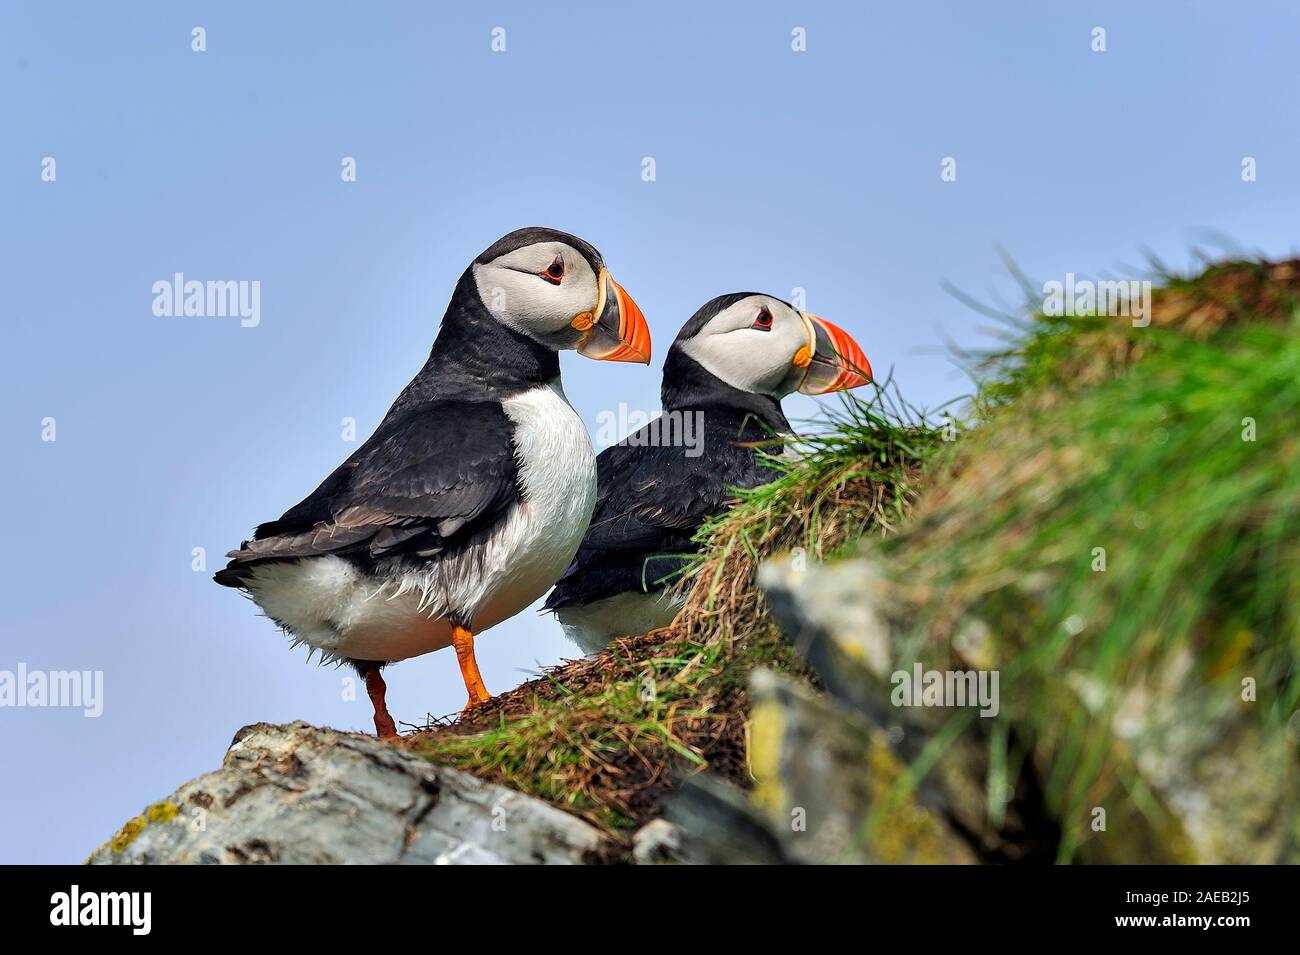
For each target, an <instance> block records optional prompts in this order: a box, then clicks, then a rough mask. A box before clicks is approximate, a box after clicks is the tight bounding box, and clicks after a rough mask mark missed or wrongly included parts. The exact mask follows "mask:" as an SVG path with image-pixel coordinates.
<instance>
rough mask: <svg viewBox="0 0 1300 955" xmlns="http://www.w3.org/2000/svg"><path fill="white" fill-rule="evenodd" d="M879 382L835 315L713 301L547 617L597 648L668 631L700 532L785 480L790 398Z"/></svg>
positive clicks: (696, 320)
mask: <svg viewBox="0 0 1300 955" xmlns="http://www.w3.org/2000/svg"><path fill="white" fill-rule="evenodd" d="M870 380H871V366H870V365H869V364H868V362H867V358H866V356H865V355H864V354H863V353H862V349H861V348H860V347H859V346H858V344H857V343H856V342H855V341H854V340H853V339H852V338H851V337H850V336H849V335H848V334H847V333H846V332H844V331H843V330H842V329H840V328H838V327H836V326H835V325H832V324H831V323H830V322H828V321H826V320H825V319H823V318H820V317H818V316H816V315H810V314H808V313H807V312H803V311H799V310H797V309H795V308H794V307H793V306H792V305H790V304H789V303H788V302H785V301H782V300H781V299H779V298H775V297H774V296H771V295H764V294H761V293H757V292H735V293H732V294H729V295H721V296H719V297H718V298H715V299H713V300H712V301H710V302H708V303H707V304H705V305H704V306H703V307H702V308H700V310H699V311H697V312H696V313H695V314H694V315H693V316H692V317H691V318H690V320H689V321H687V322H686V324H685V325H684V326H682V330H681V332H680V333H678V335H677V338H676V340H675V341H674V342H673V344H672V346H671V347H670V348H669V350H668V354H667V356H666V358H665V360H664V369H663V382H662V387H661V401H662V405H663V414H662V415H661V416H660V417H659V418H657V419H655V420H654V421H651V422H650V423H649V424H647V425H645V426H644V427H642V428H641V429H639V430H638V431H636V432H634V433H632V434H631V435H629V436H628V437H626V438H624V439H623V440H622V441H620V442H619V443H618V444H616V445H614V446H612V447H609V448H606V449H605V450H604V451H602V452H601V453H600V456H599V457H598V458H597V459H596V482H597V490H596V507H595V510H594V512H593V514H592V520H591V526H590V527H588V529H587V533H586V534H585V535H584V537H583V539H582V544H581V546H580V547H579V548H578V553H577V556H576V557H575V558H574V560H573V562H572V563H571V564H570V565H569V567H568V568H567V569H566V570H565V571H564V575H563V576H562V577H561V578H560V579H559V581H558V582H557V583H556V585H555V588H554V589H553V590H552V591H551V592H550V594H549V595H548V596H547V599H546V602H545V604H544V607H543V611H544V612H545V611H551V612H553V613H554V614H555V615H556V617H557V618H558V619H559V622H560V625H561V626H562V627H563V629H564V632H565V634H566V635H567V636H568V638H569V639H570V640H572V641H573V642H574V643H576V644H577V645H578V647H580V648H581V649H582V651H583V652H584V653H592V652H595V651H597V650H599V649H600V648H601V647H603V646H605V645H606V644H607V643H608V642H609V641H610V640H611V639H613V638H614V637H617V636H635V635H639V634H642V633H646V632H648V631H650V630H654V629H656V628H658V627H666V626H668V625H669V624H670V623H672V621H673V619H674V618H675V617H676V615H677V613H678V611H679V610H680V609H681V605H682V602H683V600H684V598H683V597H681V596H680V595H677V594H675V593H674V591H673V589H672V587H671V584H672V583H673V581H674V580H675V579H677V577H678V576H679V575H680V573H681V572H682V570H683V569H685V567H686V566H687V565H688V564H689V563H690V560H691V557H692V555H693V554H694V553H696V552H697V551H698V545H696V544H695V543H693V542H692V538H693V537H694V536H695V533H696V531H698V530H699V528H700V526H701V525H702V524H703V523H704V522H705V521H706V520H707V519H708V518H709V517H711V516H713V515H715V514H718V513H720V512H721V511H722V510H724V509H725V508H726V506H727V504H728V502H729V501H731V500H732V499H733V498H734V497H735V489H736V488H753V487H757V486H759V485H762V484H766V483H768V482H770V481H772V480H774V479H775V478H776V477H777V471H776V470H774V469H773V468H772V467H771V466H769V465H768V464H767V463H765V461H764V457H765V456H766V455H770V454H784V453H785V449H784V446H782V447H780V448H776V447H774V444H782V441H783V439H784V438H788V437H790V436H791V435H792V428H791V427H790V423H789V421H787V420H786V417H785V414H784V413H783V412H782V410H781V399H782V398H784V397H785V396H786V395H789V394H791V393H793V392H796V391H798V392H800V393H801V394H806V395H823V394H828V393H830V392H833V391H841V390H844V389H847V388H856V387H858V386H860V385H864V384H866V383H867V382H869V381H870ZM674 435H676V439H675V440H674ZM685 435H691V436H692V440H691V441H689V442H687V441H684V440H681V438H682V437H683V436H685ZM665 437H667V439H668V440H665Z"/></svg>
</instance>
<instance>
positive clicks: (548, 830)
mask: <svg viewBox="0 0 1300 955" xmlns="http://www.w3.org/2000/svg"><path fill="white" fill-rule="evenodd" d="M610 851H611V847H610V844H609V841H608V839H607V838H606V837H605V836H604V835H603V834H602V833H601V832H600V831H599V830H598V829H596V828H595V827H593V826H591V825H590V824H588V823H586V822H584V821H582V820H581V819H578V818H576V817H574V816H571V815H569V814H568V813H565V812H562V811H560V810H558V809H555V808H553V807H551V806H549V805H547V804H546V803H543V802H540V801H538V800H536V799H533V798H531V797H528V796H525V795H523V794H521V793H517V792H514V791H513V790H510V789H507V788H505V787H503V786H498V785H494V784H492V783H487V782H484V781H482V780H480V779H477V778H476V777H474V776H471V775H470V774H468V773H465V772H462V771H460V770H457V769H451V768H448V767H445V766H436V765H434V764H432V763H430V762H428V761H427V760H425V759H422V758H420V757H419V756H416V755H412V754H411V753H408V752H405V751H403V750H402V749H400V748H399V747H397V746H394V745H392V744H390V743H387V742H382V741H380V740H378V739H375V738H374V737H371V736H362V735H359V734H354V733H340V732H336V731H334V730H329V729H318V728H316V727H313V726H309V725H308V724H306V723H301V722H297V723H289V724H286V725H283V726H276V725H272V724H269V723H256V724H254V725H252V726H246V727H244V728H243V729H241V730H240V731H239V732H238V733H236V734H235V738H234V741H233V742H232V744H231V746H230V750H229V751H228V752H227V754H226V758H225V760H224V763H223V765H222V767H221V769H218V770H216V771H214V772H211V773H207V774H205V775H203V776H199V777H198V778H196V779H194V780H191V781H190V782H188V783H186V784H185V785H183V786H181V787H180V788H179V789H178V790H176V792H175V793H174V794H172V795H171V796H170V797H168V798H167V799H164V800H162V801H160V802H158V803H155V804H154V805H152V806H150V807H149V808H148V809H147V810H145V812H144V813H143V814H142V815H141V816H138V817H136V818H135V819H132V820H130V821H129V822H128V823H127V824H126V825H125V826H123V828H122V830H121V831H120V832H118V834H117V835H116V836H115V837H114V838H113V839H112V840H110V841H109V842H108V843H106V844H105V845H103V846H101V847H100V848H99V849H98V850H96V851H95V853H94V854H93V855H92V856H91V858H90V860H89V861H90V862H91V863H92V864H97V865H123V864H150V863H171V864H187V863H196V864H222V863H224V864H232V863H233V864H240V863H282V864H311V863H326V864H329V863H334V864H338V863H402V864H422V863H433V864H472V863H491V864H520V863H548V864H557V863H558V864H576V863H583V862H593V861H603V860H604V859H605V858H606V857H607V855H608V854H609V852H610Z"/></svg>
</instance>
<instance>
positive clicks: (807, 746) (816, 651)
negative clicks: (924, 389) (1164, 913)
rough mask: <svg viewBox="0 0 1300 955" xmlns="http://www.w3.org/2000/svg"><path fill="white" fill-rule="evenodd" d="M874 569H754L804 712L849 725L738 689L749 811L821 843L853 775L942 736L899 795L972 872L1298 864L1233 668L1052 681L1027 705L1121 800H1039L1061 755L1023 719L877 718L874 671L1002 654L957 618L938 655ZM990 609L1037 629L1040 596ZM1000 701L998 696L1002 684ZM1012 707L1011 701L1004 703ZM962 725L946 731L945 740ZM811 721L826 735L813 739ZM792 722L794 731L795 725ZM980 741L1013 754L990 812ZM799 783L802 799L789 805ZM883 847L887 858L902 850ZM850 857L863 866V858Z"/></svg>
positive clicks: (1272, 757)
mask: <svg viewBox="0 0 1300 955" xmlns="http://www.w3.org/2000/svg"><path fill="white" fill-rule="evenodd" d="M887 570H888V568H887V566H886V565H884V564H882V563H880V562H878V561H877V560H875V559H873V558H868V557H855V558H850V559H846V560H842V561H838V562H834V563H827V564H815V565H812V566H809V567H808V568H807V569H805V570H802V571H800V570H796V569H795V567H794V566H793V564H792V563H790V562H789V561H784V560H776V561H770V562H767V563H765V564H764V565H763V567H762V568H761V569H760V572H759V582H760V584H761V585H762V586H763V587H764V589H765V591H766V597H767V601H768V605H769V607H770V608H771V610H772V613H773V615H774V617H775V618H776V619H777V621H778V622H779V623H780V624H781V627H782V630H783V631H784V632H785V634H786V635H787V637H788V638H789V639H790V641H791V643H792V644H793V645H794V646H795V648H796V649H797V650H798V651H799V652H800V654H801V655H802V656H803V657H804V659H805V660H806V661H807V662H808V664H809V665H810V666H811V668H812V669H813V670H814V672H815V673H816V674H817V676H818V678H819V680H820V681H821V682H822V684H823V685H824V686H825V687H826V689H827V691H828V694H829V700H823V701H820V702H821V704H822V708H823V710H824V709H825V708H826V707H827V706H829V705H830V704H831V703H832V702H833V703H834V705H836V706H838V707H839V708H840V709H843V710H847V711H851V712H852V713H854V714H856V715H857V717H858V718H860V719H861V720H862V725H861V726H860V727H859V728H858V729H857V730H853V729H851V728H850V727H849V725H848V724H847V723H846V722H845V721H844V719H843V718H842V717H835V718H834V719H833V720H832V718H831V717H830V716H829V715H826V714H823V715H822V716H820V717H818V716H816V711H815V709H814V707H813V703H814V702H815V698H814V699H813V700H799V699H798V696H799V694H798V693H796V692H795V691H794V690H792V689H790V688H784V689H783V688H781V687H780V686H779V684H774V683H772V682H771V678H770V677H765V678H761V679H766V680H767V681H768V682H767V683H762V682H757V683H755V685H754V687H753V690H752V691H751V700H752V702H753V705H754V710H753V717H752V721H751V727H750V737H751V753H750V758H751V768H752V770H753V772H754V775H755V777H756V778H758V779H759V780H760V783H759V786H758V788H757V790H756V798H757V799H758V800H759V801H760V802H762V801H764V800H767V801H768V803H769V808H774V807H779V808H781V809H784V810H788V809H789V808H790V807H792V806H803V807H804V808H806V809H807V810H808V812H809V819H810V822H809V832H810V834H812V817H813V815H814V812H815V813H817V814H821V815H822V816H823V817H824V820H825V821H824V822H823V825H827V826H830V827H831V830H834V829H835V828H836V827H842V826H843V825H845V824H847V822H848V820H849V819H850V818H851V813H850V812H849V805H848V803H849V802H851V801H852V799H854V798H856V799H858V800H864V801H866V800H870V799H871V795H870V792H869V787H870V785H871V784H872V783H873V781H872V780H871V779H870V778H866V779H859V780H858V782H857V783H856V785H857V786H858V790H857V795H856V796H854V797H850V796H849V795H848V792H847V787H850V786H852V785H855V784H854V783H853V775H852V773H853V772H854V771H856V768H857V766H858V765H859V764H861V763H862V762H863V761H866V762H869V763H870V764H871V765H872V766H874V767H876V769H877V770H878V771H879V772H882V773H883V774H884V775H890V774H893V773H895V772H896V770H897V767H896V765H895V764H896V763H898V761H899V760H901V761H902V763H903V764H911V763H915V762H916V761H917V760H918V759H920V758H922V753H923V752H924V751H925V748H926V746H927V745H929V744H930V743H931V742H932V741H934V740H935V739H936V738H937V737H938V736H939V735H940V734H946V735H948V736H951V739H950V740H948V741H946V742H945V743H944V744H943V746H944V748H943V749H942V753H941V755H940V756H939V757H938V758H937V759H935V760H934V761H933V763H932V764H931V766H930V769H929V771H928V773H927V774H926V777H925V780H924V781H923V782H922V784H921V785H920V787H918V790H917V798H918V800H919V803H920V804H921V805H923V806H925V807H929V808H930V809H931V810H933V811H935V812H937V813H938V814H939V816H940V818H941V819H943V820H947V821H948V822H949V823H950V824H951V825H952V826H953V827H954V828H955V829H956V830H957V831H959V832H960V833H961V834H962V835H963V836H964V837H965V839H966V841H967V842H968V844H969V845H970V846H971V847H972V848H973V849H974V850H975V851H976V852H977V853H978V854H979V855H980V856H981V857H982V858H986V859H988V860H990V861H1002V862H1015V861H1028V860H1043V861H1051V860H1052V859H1053V858H1056V857H1057V856H1058V854H1059V852H1061V851H1064V853H1065V855H1066V857H1068V858H1071V859H1073V860H1075V861H1079V862H1097V863H1217V864H1241V863H1279V862H1290V861H1294V860H1295V857H1296V856H1297V853H1300V849H1298V848H1297V839H1296V833H1295V827H1296V823H1295V820H1296V818H1300V814H1297V812H1296V809H1295V796H1294V793H1295V792H1296V791H1297V781H1298V777H1300V772H1297V760H1296V759H1295V750H1294V745H1293V744H1289V743H1288V742H1287V741H1286V740H1285V739H1284V738H1282V736H1281V735H1280V734H1276V733H1275V734H1273V735H1271V736H1270V735H1268V734H1266V733H1264V732H1263V731H1262V730H1261V728H1260V726H1259V720H1257V719H1255V718H1254V715H1253V714H1252V712H1251V707H1252V706H1257V705H1261V704H1255V703H1248V702H1244V701H1243V699H1242V694H1241V692H1240V691H1241V680H1242V676H1243V674H1246V675H1248V670H1242V669H1241V667H1236V668H1234V667H1231V666H1226V665H1225V666H1224V667H1222V668H1221V670H1222V672H1221V673H1220V674H1219V675H1218V676H1217V677H1215V678H1214V679H1212V680H1210V681H1209V682H1206V681H1204V679H1203V678H1198V677H1197V676H1196V673H1195V667H1194V666H1193V660H1192V658H1191V656H1190V653H1188V652H1184V653H1182V654H1174V655H1172V656H1171V657H1170V658H1169V659H1168V660H1167V662H1166V663H1165V664H1164V665H1163V666H1162V667H1160V668H1159V669H1158V670H1156V671H1154V672H1149V673H1147V675H1146V678H1145V679H1143V680H1141V681H1137V680H1135V679H1132V678H1131V679H1130V682H1128V683H1127V684H1125V685H1122V686H1120V685H1117V686H1113V687H1107V686H1101V685H1097V684H1096V683H1095V681H1092V680H1091V679H1090V678H1089V677H1087V676H1086V675H1084V674H1081V673H1074V672H1071V671H1065V672H1063V673H1061V674H1060V679H1059V680H1056V681H1055V682H1054V683H1052V684H1050V685H1049V686H1047V687H1046V688H1045V689H1046V691H1047V692H1046V694H1045V696H1044V699H1045V700H1046V703H1045V705H1046V706H1048V707H1051V708H1053V709H1054V710H1055V711H1056V713H1057V718H1056V719H1055V720H1054V721H1053V723H1052V724H1051V725H1057V726H1065V725H1068V724H1069V723H1070V720H1071V718H1074V717H1077V716H1080V715H1088V716H1089V718H1090V719H1091V720H1092V721H1093V725H1094V726H1098V727H1101V728H1102V731H1103V732H1104V733H1105V734H1107V735H1106V736H1105V737H1103V739H1102V742H1103V748H1102V749H1101V750H1100V751H1099V752H1101V754H1102V755H1101V756H1100V757H1098V758H1100V759H1104V763H1105V765H1106V766H1107V767H1109V771H1110V774H1111V776H1112V777H1117V778H1123V779H1125V780H1129V781H1130V782H1128V783H1126V786H1128V787H1130V788H1129V789H1126V788H1124V787H1115V788H1112V789H1111V790H1110V794H1109V796H1107V797H1105V798H1100V799H1096V800H1092V799H1090V800H1087V801H1086V802H1078V801H1076V802H1074V803H1068V802H1067V800H1066V799H1064V798H1062V797H1060V796H1059V795H1054V794H1053V793H1052V790H1050V789H1049V781H1050V780H1051V778H1052V776H1053V769H1054V767H1055V766H1056V765H1057V753H1058V750H1059V749H1060V748H1061V747H1064V746H1065V745H1066V743H1065V742H1064V740H1062V739H1060V738H1057V737H1055V736H1045V735H1043V733H1041V732H1040V731H1039V730H1038V727H1039V726H1041V725H1042V721H1041V720H1040V721H1039V722H1038V723H1033V722H1031V720H1030V719H1029V718H1028V714H1027V713H1026V712H1024V710H1023V708H1022V707H1020V706H1009V707H1008V708H1007V709H1006V711H1005V712H1003V713H1002V715H1001V717H1000V720H999V721H995V720H992V719H980V718H976V717H974V716H971V715H970V713H969V712H967V713H964V714H963V713H958V712H957V711H955V710H954V709H953V708H951V707H932V708H915V707H896V706H893V705H892V704H891V695H890V694H891V689H892V685H891V674H892V673H893V672H895V671H898V670H902V671H909V670H910V669H911V668H912V666H913V665H914V664H915V663H916V662H918V660H919V659H921V656H920V655H921V654H922V653H925V654H926V655H927V659H926V665H927V667H938V668H945V667H955V668H958V669H979V670H1010V669H1011V668H1012V666H1013V664H1014V663H1015V661H1014V660H1013V659H1009V658H1008V657H1007V653H1008V652H1009V651H1008V649H1007V644H1008V642H1006V641H1000V640H999V639H998V634H999V632H1000V631H999V630H998V629H997V628H993V627H990V625H989V624H988V622H987V621H985V620H983V619H981V618H980V617H979V616H977V615H976V614H975V613H973V612H972V611H970V610H967V611H965V612H964V613H963V614H962V615H961V616H960V617H958V618H957V619H955V620H952V621H950V627H949V629H950V632H951V633H952V635H953V636H952V640H951V646H946V645H945V644H944V643H943V642H942V641H936V640H935V639H934V637H933V634H932V633H927V632H925V631H924V630H923V628H924V626H925V624H924V623H923V624H921V625H920V627H918V624H917V622H916V621H917V620H918V618H921V619H923V618H924V608H917V607H909V606H908V605H907V604H905V603H904V602H903V601H902V600H901V599H900V598H899V597H898V596H897V591H896V590H895V589H894V588H893V587H891V584H890V582H889V581H890V577H889V574H888V572H887ZM1002 599H1003V601H1004V603H1005V607H1004V608H1003V612H1004V613H1006V614H1008V615H1009V616H1011V617H1014V618H1016V619H1021V620H1036V619H1039V618H1040V617H1041V616H1042V611H1041V606H1040V604H1041V601H1042V599H1043V598H1042V595H1041V594H1040V593H1038V592H1036V591H1035V590H1034V588H1032V587H1024V586H1017V587H1015V588H1009V589H1007V591H1006V593H1005V594H1004V596H1003V598H1002ZM1075 639H1079V640H1084V639H1089V635H1088V634H1086V633H1085V634H1082V635H1079V636H1076V638H1075ZM1010 645H1011V646H1012V647H1014V646H1015V643H1014V642H1010ZM796 689H797V688H796ZM1003 690H1004V692H1003V698H1004V699H1008V697H1007V695H1006V693H1005V690H1006V685H1005V684H1004V685H1003ZM764 700H766V701H767V702H763V701H764ZM1020 701H1021V697H1020V696H1016V697H1015V698H1013V699H1012V700H1011V702H1012V703H1017V704H1018V703H1019V702H1020ZM962 717H964V718H965V719H966V723H965V725H964V727H963V728H961V730H960V732H958V733H956V734H955V735H954V734H952V733H951V732H949V729H950V728H953V727H954V726H955V724H954V720H956V719H959V718H962ZM816 719H823V720H826V721H827V722H826V724H825V725H826V726H827V727H830V726H832V725H834V729H833V730H832V729H829V728H828V729H826V730H825V732H824V733H823V735H822V736H818V735H817V732H816V731H817V726H816V722H815V720H816ZM801 722H803V723H807V724H808V725H807V726H806V727H803V728H801V726H800V723H801ZM995 727H996V728H997V731H999V732H1002V733H1003V734H1005V739H1006V740H1007V742H1006V743H1005V744H1004V747H1005V750H1006V751H1008V752H1013V753H1014V752H1019V753H1021V754H1023V756H1022V758H1020V759H1017V760H1015V765H1016V766H1017V767H1018V768H1016V769H1015V770H1014V771H1013V770H1012V769H1011V767H1009V766H1004V769H1003V776H1004V777H1007V778H1005V784H1004V787H1002V789H1003V791H1002V792H1001V796H1002V798H1001V800H999V801H997V802H994V798H995V796H994V792H993V790H995V789H999V788H1000V787H999V786H998V785H996V784H994V783H991V782H990V776H991V775H992V774H991V772H990V765H989V753H990V751H991V747H990V740H991V737H992V735H993V734H994V732H995ZM854 733H857V734H858V737H859V738H857V742H855V736H854ZM864 733H865V734H866V735H865V737H863V736H862V734H864ZM882 734H883V735H882ZM769 737H770V738H769ZM1005 762H1006V760H1004V763H1005ZM812 780H815V781H816V782H815V783H810V781H812ZM809 785H813V789H812V791H805V788H806V787H807V786H809ZM863 786H866V787H868V789H863V788H862V787H863ZM1057 792H1059V789H1058V790H1057ZM1134 792H1137V793H1140V799H1139V798H1138V797H1135V796H1134V795H1133V793H1134ZM796 794H797V795H796ZM1103 811H1104V812H1103ZM1067 818H1068V819H1073V820H1075V821H1076V823H1077V822H1078V821H1079V820H1082V821H1083V823H1084V825H1083V826H1079V825H1076V826H1075V827H1074V829H1075V831H1078V830H1079V829H1083V830H1084V833H1085V836H1084V838H1083V839H1082V840H1080V841H1077V842H1076V843H1074V844H1064V849H1062V845H1063V841H1062V837H1063V834H1064V833H1065V832H1066V831H1067V828H1068V827H1067V825H1066V822H1067ZM787 824H788V823H787ZM838 839H839V836H838V835H834V834H828V835H826V836H825V837H824V838H821V839H817V838H814V839H812V840H810V842H812V843H815V846H814V849H813V851H812V852H811V853H808V852H805V851H803V850H800V849H798V848H794V847H791V846H789V845H786V844H785V843H784V842H783V849H782V851H783V852H785V853H787V854H794V855H796V856H804V857H808V856H810V855H811V856H813V857H819V858H823V859H826V858H829V857H827V856H825V855H823V853H824V852H826V851H831V850H830V849H829V848H828V847H831V846H833V845H835V844H836V843H837V840H838ZM897 848H900V849H901V850H902V851H903V852H904V854H905V855H906V853H908V852H912V851H913V850H911V849H905V848H903V847H897ZM868 856H871V857H872V858H873V859H874V858H879V857H880V851H879V848H876V849H874V850H870V851H868Z"/></svg>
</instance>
